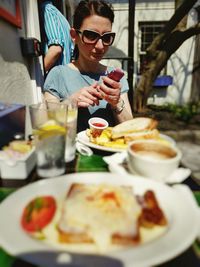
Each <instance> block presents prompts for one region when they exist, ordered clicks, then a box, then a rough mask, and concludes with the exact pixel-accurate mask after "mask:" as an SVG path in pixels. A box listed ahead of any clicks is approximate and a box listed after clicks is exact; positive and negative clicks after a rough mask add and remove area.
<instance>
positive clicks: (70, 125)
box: [62, 98, 78, 162]
mask: <svg viewBox="0 0 200 267" xmlns="http://www.w3.org/2000/svg"><path fill="white" fill-rule="evenodd" d="M62 103H63V104H66V105H67V107H68V116H67V135H66V145H65V162H70V161H72V160H74V158H75V156H76V134H77V117H78V107H77V103H76V102H75V101H74V100H72V99H71V98H68V99H65V100H64V101H63V102H62Z"/></svg>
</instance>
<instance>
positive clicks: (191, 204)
mask: <svg viewBox="0 0 200 267" xmlns="http://www.w3.org/2000/svg"><path fill="white" fill-rule="evenodd" d="M73 182H81V183H95V184H96V183H102V182H103V183H111V184H116V185H122V184H123V185H131V186H133V188H134V192H135V193H138V194H142V193H143V192H144V191H146V190H147V189H152V190H153V191H154V192H155V194H156V196H157V198H158V200H159V203H160V205H161V207H162V209H163V210H164V212H165V214H166V216H167V218H168V221H169V228H168V230H167V231H166V232H165V234H163V235H162V236H160V237H159V238H157V239H155V240H153V241H152V242H149V243H146V244H143V245H139V246H137V247H133V248H128V249H123V250H120V251H117V252H110V253H106V254H103V255H94V254H81V253H78V252H77V253H68V252H67V251H63V250H62V251H61V250H57V249H55V248H52V247H50V246H48V245H47V244H45V243H43V242H42V241H39V240H34V239H32V238H31V237H29V236H28V235H27V234H26V233H25V232H24V231H23V230H22V229H21V227H20V218H21V213H22V210H23V208H24V207H25V205H26V204H27V203H28V202H29V201H30V200H31V199H33V198H35V197H36V196H39V195H43V194H50V195H53V196H55V197H56V198H58V197H59V198H60V197H63V198H64V196H65V195H66V192H67V190H68V188H69V187H70V185H71V183H73ZM180 189H181V190H180ZM190 193H191V192H190V191H188V189H187V187H185V186H183V185H179V186H178V187H175V188H172V187H169V186H167V185H164V184H161V183H156V182H154V181H151V180H147V179H145V178H141V177H138V176H130V175H127V176H124V177H123V178H122V177H120V176H118V175H116V174H111V173H100V172H99V173H78V174H69V175H64V176H61V177H56V178H51V179H45V180H41V181H38V182H35V183H32V184H30V185H27V186H25V187H23V188H21V189H19V190H17V191H16V192H15V193H13V194H11V195H10V196H9V197H7V198H6V199H5V200H4V201H3V202H2V203H1V204H0V214H1V217H0V229H1V230H0V231H1V234H0V246H2V247H3V248H4V249H5V250H6V251H7V252H8V253H10V254H12V255H15V256H18V257H20V258H22V259H25V260H27V261H29V262H31V263H34V264H40V266H48V267H51V266H54V267H58V266H70V267H73V266H80V267H81V266H87V267H93V266H95V267H102V266H109V267H113V266H115V267H122V266H123V267H132V266H134V267H139V266H151V265H156V264H160V263H162V262H164V261H167V260H169V259H171V258H173V257H175V256H177V255H178V254H180V253H181V252H183V251H184V250H185V249H187V248H188V247H189V246H190V245H191V244H192V242H193V241H194V239H195V238H196V236H197V231H198V215H199V214H198V213H197V207H196V203H195V201H194V199H193V198H192V197H191V195H190ZM144 255H145V257H144ZM63 264H65V265H63ZM68 264H69V265H68Z"/></svg>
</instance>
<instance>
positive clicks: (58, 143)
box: [29, 103, 68, 177]
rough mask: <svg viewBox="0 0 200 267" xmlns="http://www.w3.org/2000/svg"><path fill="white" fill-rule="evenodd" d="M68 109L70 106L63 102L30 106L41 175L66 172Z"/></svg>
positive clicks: (50, 175) (38, 171)
mask: <svg viewBox="0 0 200 267" xmlns="http://www.w3.org/2000/svg"><path fill="white" fill-rule="evenodd" d="M67 109H68V106H67V105H65V104H61V103H52V104H51V105H47V103H40V104H35V105H30V106H29V110H30V118H31V123H32V129H33V135H34V142H35V146H36V156H37V173H38V175H39V176H40V177H54V176H58V175H61V174H63V173H64V172H65V144H66V133H67V123H66V122H67Z"/></svg>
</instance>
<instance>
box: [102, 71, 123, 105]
mask: <svg viewBox="0 0 200 267" xmlns="http://www.w3.org/2000/svg"><path fill="white" fill-rule="evenodd" d="M102 80H103V83H102V84H100V85H99V86H98V91H99V92H100V93H101V97H102V98H103V99H105V100H106V101H107V102H108V103H109V104H110V105H111V106H112V107H115V106H116V105H117V104H118V102H119V99H120V95H121V84H120V83H119V82H116V81H114V80H112V79H110V78H108V77H106V76H105V77H102Z"/></svg>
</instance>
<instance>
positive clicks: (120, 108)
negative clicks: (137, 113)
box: [111, 93, 133, 123]
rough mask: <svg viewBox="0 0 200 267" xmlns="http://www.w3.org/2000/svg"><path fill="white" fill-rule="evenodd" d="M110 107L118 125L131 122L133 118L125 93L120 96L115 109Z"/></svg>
mask: <svg viewBox="0 0 200 267" xmlns="http://www.w3.org/2000/svg"><path fill="white" fill-rule="evenodd" d="M111 107H112V111H113V114H114V117H115V119H116V121H117V122H118V123H120V122H123V121H126V120H131V119H132V118H133V114H132V110H131V106H130V103H129V99H128V94H127V93H124V94H122V95H121V96H120V99H119V102H118V104H117V105H116V106H115V107H113V106H111Z"/></svg>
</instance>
